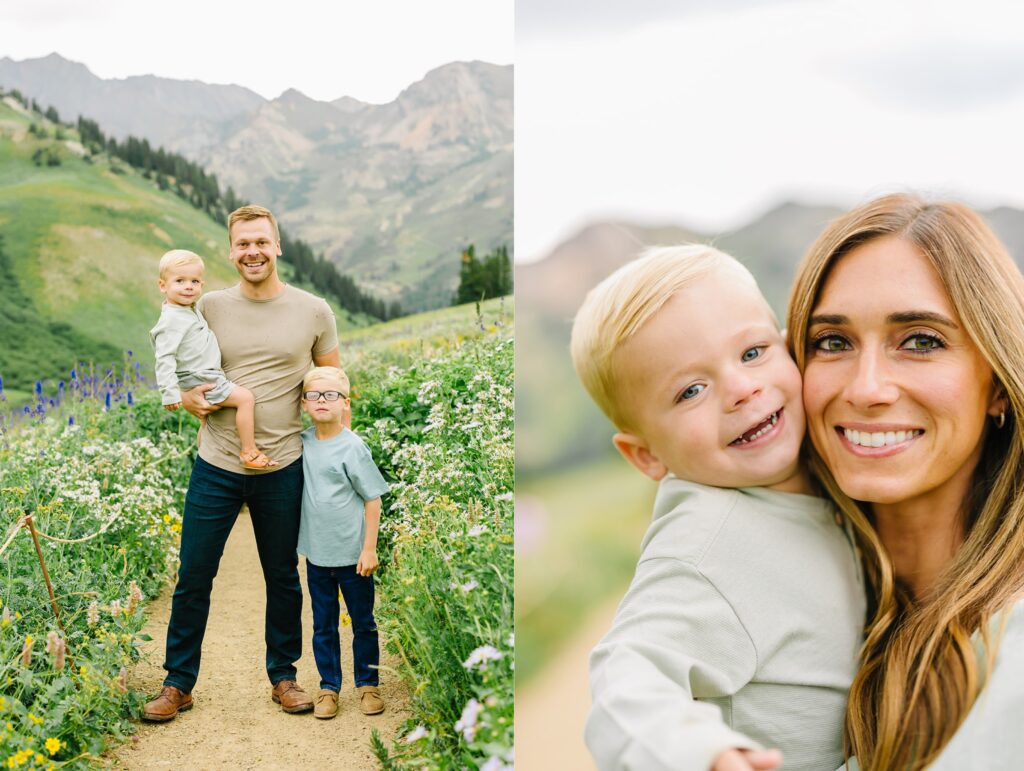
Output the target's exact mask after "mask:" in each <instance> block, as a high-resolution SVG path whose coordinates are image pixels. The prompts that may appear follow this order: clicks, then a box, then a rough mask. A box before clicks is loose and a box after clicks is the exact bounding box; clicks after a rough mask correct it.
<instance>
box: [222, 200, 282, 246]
mask: <svg viewBox="0 0 1024 771" xmlns="http://www.w3.org/2000/svg"><path fill="white" fill-rule="evenodd" d="M261 217H266V218H267V219H268V220H270V224H271V225H273V227H274V240H276V241H280V240H281V231H280V230H278V228H277V220H276V219H274V215H273V214H271V213H270V209H265V208H263V207H262V206H256V205H255V204H253V205H250V206H240V207H238V208H237V209H235V210H234V211H233V212H231V216H230V217H228V241H229V242H230V241H231V228H232V227H234V225H235V223H236V222H251V221H252V220H258V219H260V218H261Z"/></svg>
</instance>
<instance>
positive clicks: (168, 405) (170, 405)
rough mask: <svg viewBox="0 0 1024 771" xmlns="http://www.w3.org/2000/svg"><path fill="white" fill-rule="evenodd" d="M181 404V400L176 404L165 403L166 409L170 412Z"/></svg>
mask: <svg viewBox="0 0 1024 771" xmlns="http://www.w3.org/2000/svg"><path fill="white" fill-rule="evenodd" d="M180 406H181V402H175V403H174V404H165V405H164V409H165V410H167V411H168V412H174V411H175V410H176V409H178V407H180Z"/></svg>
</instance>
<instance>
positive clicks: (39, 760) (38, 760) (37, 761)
mask: <svg viewBox="0 0 1024 771" xmlns="http://www.w3.org/2000/svg"><path fill="white" fill-rule="evenodd" d="M33 760H34V761H35V764H36V765H37V766H41V765H43V763H45V762H46V758H44V757H43V756H42V754H40V753H38V752H37V753H36V756H35V758H33Z"/></svg>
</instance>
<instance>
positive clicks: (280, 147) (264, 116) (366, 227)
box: [0, 54, 513, 308]
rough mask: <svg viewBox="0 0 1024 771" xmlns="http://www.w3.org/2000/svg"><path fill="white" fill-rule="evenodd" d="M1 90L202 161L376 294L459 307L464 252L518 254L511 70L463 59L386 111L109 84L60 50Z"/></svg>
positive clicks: (235, 92) (2, 79)
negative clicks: (469, 248)
mask: <svg viewBox="0 0 1024 771" xmlns="http://www.w3.org/2000/svg"><path fill="white" fill-rule="evenodd" d="M0 85H3V86H5V87H7V88H17V89H19V90H21V91H22V92H23V93H25V94H26V95H27V96H30V97H32V98H34V99H36V100H37V101H38V102H39V103H40V104H41V105H42V106H44V107H45V106H48V105H52V106H54V107H55V108H56V109H57V110H58V112H59V113H60V114H61V116H62V117H63V118H65V119H72V120H73V119H74V118H75V117H76V116H77V115H79V114H81V115H84V116H86V117H89V118H93V119H95V120H97V121H99V122H100V124H101V125H103V126H104V128H105V129H106V130H107V131H108V132H109V133H110V134H112V135H113V136H115V137H119V138H121V137H123V136H126V135H128V134H131V135H134V136H137V137H140V138H146V139H149V141H150V142H151V143H152V144H154V145H161V146H164V147H166V148H167V149H168V150H173V151H175V152H180V153H182V154H183V155H186V156H187V157H189V158H191V159H193V160H195V161H197V162H199V163H201V164H202V165H204V166H205V167H206V168H207V169H209V170H210V171H213V172H214V173H216V174H217V176H218V179H219V180H220V181H221V183H222V185H231V186H232V187H233V188H234V189H235V190H236V192H238V193H239V195H240V196H241V197H242V198H244V199H247V200H251V201H258V202H261V203H264V204H266V205H268V206H270V207H271V208H273V209H274V210H275V213H278V215H279V217H280V219H281V221H282V222H283V223H284V224H285V225H287V226H289V228H290V230H291V231H292V232H294V233H296V234H297V235H298V236H299V237H301V238H303V239H304V240H306V241H308V242H309V243H310V244H311V245H312V246H313V247H314V248H316V249H322V250H323V251H324V253H325V255H326V256H327V258H328V259H329V260H331V261H332V262H335V263H336V264H338V265H339V266H340V267H341V268H342V269H343V270H344V271H345V272H347V273H350V274H352V275H353V276H354V277H355V278H357V279H358V280H359V282H360V283H361V284H362V285H364V286H366V287H367V289H368V290H370V291H372V292H374V293H375V294H377V295H379V296H383V297H387V298H399V299H400V300H401V302H402V304H403V306H405V307H410V308H426V307H434V306H437V305H443V304H446V303H447V302H448V300H449V299H450V296H451V292H452V290H453V289H454V287H455V284H456V280H457V275H458V269H459V261H458V257H459V253H460V250H461V248H462V247H464V246H466V245H467V244H469V243H474V244H476V246H477V249H478V250H482V251H483V250H489V249H491V248H492V247H495V246H498V245H502V244H507V245H509V246H510V247H511V246H512V143H513V138H512V67H511V66H510V65H508V66H499V65H494V64H488V63H486V62H452V63H450V64H447V65H444V66H442V67H439V68H437V69H435V70H433V71H431V72H429V73H427V75H426V76H425V77H424V78H423V79H422V80H420V81H418V82H416V83H413V84H412V85H410V86H409V87H408V88H406V89H405V90H404V91H403V92H402V93H401V94H399V96H398V97H397V98H396V99H395V100H393V101H392V102H389V103H387V104H382V105H375V104H369V103H366V102H361V101H359V100H356V99H353V98H351V97H345V96H343V97H340V98H339V99H336V100H334V101H332V102H320V101H317V100H315V99H311V98H309V97H308V96H306V95H304V94H302V93H301V92H300V91H298V90H296V89H289V90H287V91H285V92H284V93H282V94H281V95H280V96H279V97H277V98H276V99H273V100H266V99H264V98H263V97H261V96H259V95H258V94H256V93H254V92H252V91H250V90H248V89H245V88H242V87H240V86H218V85H208V84H204V83H200V82H198V81H180V80H171V79H167V78H158V77H154V76H151V75H147V76H138V77H131V78H125V79H122V80H104V79H102V78H98V77H96V76H95V75H93V74H92V73H91V72H90V71H89V70H88V68H87V67H85V66H84V65H82V64H77V63H74V62H69V61H68V60H66V59H64V58H62V57H60V56H59V55H57V54H51V55H50V56H47V57H43V58H41V59H28V60H24V61H21V62H15V61H12V60H11V59H9V58H4V59H0Z"/></svg>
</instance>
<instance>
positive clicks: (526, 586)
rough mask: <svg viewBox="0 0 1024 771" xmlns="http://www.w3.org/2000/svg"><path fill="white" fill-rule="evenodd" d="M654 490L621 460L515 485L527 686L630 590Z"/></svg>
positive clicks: (519, 619)
mask: <svg viewBox="0 0 1024 771" xmlns="http://www.w3.org/2000/svg"><path fill="white" fill-rule="evenodd" d="M655 491H656V485H655V484H654V483H653V482H651V481H650V480H649V479H647V478H646V477H644V476H642V475H641V474H640V473H639V472H638V471H636V470H635V469H633V468H632V467H631V466H629V465H627V464H626V462H625V461H624V460H622V459H621V458H618V457H615V458H609V459H607V460H602V461H598V462H596V463H592V464H589V465H586V466H582V467H578V468H576V469H572V470H570V471H566V472H563V473H558V474H552V475H548V476H540V477H538V476H534V477H532V478H531V479H530V480H529V481H528V482H523V481H522V480H520V479H517V481H516V509H517V513H516V643H517V644H516V674H517V677H518V682H519V684H522V683H524V682H527V681H529V680H530V679H531V678H532V677H534V676H535V675H536V674H537V673H538V672H539V671H541V670H542V669H543V667H544V665H545V664H546V663H547V662H548V661H550V660H551V659H552V658H553V657H554V655H555V654H556V653H557V651H558V650H559V648H560V646H561V645H562V644H563V643H564V642H566V641H567V640H569V639H570V638H571V637H572V635H573V633H574V631H575V630H576V629H577V628H578V626H579V625H580V623H581V622H582V621H583V620H584V619H585V618H586V617H587V615H588V614H589V612H590V611H591V610H593V609H594V608H596V607H598V606H600V605H603V604H604V603H605V602H607V600H608V598H609V597H612V596H615V595H616V594H618V593H621V592H622V591H623V590H624V588H625V587H626V585H627V584H628V583H629V580H630V578H631V577H632V575H633V571H634V569H635V567H636V561H637V559H638V557H639V556H640V540H641V538H642V537H643V534H644V532H645V531H646V529H647V525H648V524H649V523H650V519H651V506H652V505H653V502H654V494H655Z"/></svg>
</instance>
